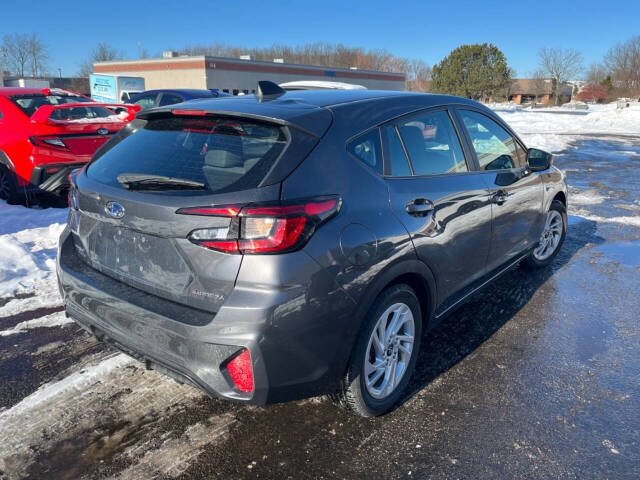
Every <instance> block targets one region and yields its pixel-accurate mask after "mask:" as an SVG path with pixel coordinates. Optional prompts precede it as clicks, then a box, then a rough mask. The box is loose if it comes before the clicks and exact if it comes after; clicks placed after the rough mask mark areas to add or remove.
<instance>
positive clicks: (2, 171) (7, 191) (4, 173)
mask: <svg viewBox="0 0 640 480" xmlns="http://www.w3.org/2000/svg"><path fill="white" fill-rule="evenodd" d="M0 199H2V200H6V201H7V203H16V202H17V201H18V186H17V183H16V178H15V174H14V173H13V172H12V171H10V170H9V169H8V168H7V167H6V166H4V165H0Z"/></svg>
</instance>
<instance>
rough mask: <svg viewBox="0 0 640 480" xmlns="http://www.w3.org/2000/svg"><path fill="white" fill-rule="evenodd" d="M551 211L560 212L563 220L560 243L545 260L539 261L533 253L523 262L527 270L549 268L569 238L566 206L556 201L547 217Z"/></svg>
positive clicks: (552, 203)
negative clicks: (566, 238)
mask: <svg viewBox="0 0 640 480" xmlns="http://www.w3.org/2000/svg"><path fill="white" fill-rule="evenodd" d="M551 211H556V212H558V213H559V214H560V216H561V218H562V234H561V235H560V241H559V242H558V244H557V245H556V247H555V249H554V250H553V252H551V254H550V255H549V256H548V257H546V258H544V259H539V258H537V257H536V255H535V252H536V250H534V251H533V252H531V254H530V255H529V256H528V257H527V258H526V259H525V261H524V262H523V264H524V266H525V267H527V268H530V269H539V268H545V267H547V266H548V265H550V264H551V262H553V259H554V258H556V255H558V252H559V251H560V249H561V248H562V244H563V243H564V239H565V237H566V236H567V208H566V207H565V206H564V204H563V203H562V202H561V201H559V200H554V201H553V202H551V206H550V207H549V212H547V215H549V214H550V212H551ZM538 245H539V244H538ZM536 248H537V247H536Z"/></svg>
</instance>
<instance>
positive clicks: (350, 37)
mask: <svg viewBox="0 0 640 480" xmlns="http://www.w3.org/2000/svg"><path fill="white" fill-rule="evenodd" d="M2 3H3V5H2V9H1V17H2V18H1V20H0V36H2V35H4V34H6V33H16V32H17V33H23V32H24V33H30V32H36V33H38V34H39V35H40V37H41V38H42V39H43V40H44V41H45V43H46V44H47V45H48V46H49V49H50V53H51V62H50V67H51V70H52V72H56V73H57V69H58V68H62V73H63V75H72V74H74V73H75V72H76V71H77V69H78V64H79V63H80V62H81V61H82V59H83V58H86V56H87V54H88V52H89V51H90V50H91V48H92V47H93V46H94V45H95V44H96V43H98V42H107V43H109V44H110V45H112V46H113V47H115V48H116V49H117V50H119V51H122V52H123V53H124V54H125V56H126V58H136V57H137V56H138V42H140V43H141V44H142V46H143V47H144V48H145V49H146V50H148V51H149V53H151V54H156V53H160V52H161V51H163V50H166V49H169V48H180V47H183V46H186V45H192V44H208V43H226V44H233V45H245V46H267V45H271V44H273V43H281V44H291V45H295V44H303V43H309V42H317V41H325V42H332V43H333V42H335V43H344V44H345V45H349V46H362V47H365V48H384V49H386V50H388V51H390V52H391V53H393V54H395V55H398V56H403V57H414V58H421V59H423V60H425V61H426V62H427V63H429V64H430V65H433V64H434V63H437V62H438V61H440V60H441V59H442V58H443V57H444V56H446V55H447V54H448V53H449V52H450V51H451V50H452V49H454V48H455V47H457V46H458V45H461V44H464V43H482V42H492V43H494V44H496V45H497V46H498V47H499V48H500V49H501V50H502V51H503V52H504V54H505V55H506V57H507V60H508V62H509V65H510V66H511V67H513V68H514V69H515V70H516V73H517V75H518V76H527V75H529V74H531V73H532V72H533V71H534V70H535V69H536V66H537V58H536V55H537V52H538V50H539V48H540V47H543V46H557V47H564V48H575V49H577V50H579V51H580V52H581V53H582V54H583V55H584V57H585V63H586V66H588V64H589V63H591V62H592V61H596V60H600V59H601V58H602V55H603V54H604V53H605V52H606V51H607V50H608V49H609V48H610V47H611V46H613V45H614V44H616V43H618V42H620V41H624V40H627V39H628V38H630V37H631V36H633V35H639V34H640V19H639V17H638V14H639V13H640V9H639V7H638V0H626V1H618V0H610V1H607V2H602V1H601V0H598V1H594V0H581V1H576V0H574V1H555V2H548V1H538V2H532V1H528V2H518V1H515V0H514V1H495V2H492V1H486V0H485V1H483V0H473V1H467V0H456V1H441V2H434V1H429V0H423V1H422V2H409V1H404V2H402V1H400V2H398V1H396V2H391V1H388V0H387V1H381V0H370V1H368V2H360V1H357V2H349V1H344V0H343V1H330V0H323V1H304V0H303V1H300V0H298V1H284V2H276V1H272V2H267V1H264V0H263V1H262V2H254V1H244V2H233V1H226V2H219V1H217V2H213V1H190V0H183V1H182V2H175V1H173V2H172V1H164V0H160V1H154V2H145V1H135V0H129V1H126V2H125V1H120V0H103V1H101V2H91V1H87V0H83V1H79V0H64V1H62V0H60V2H59V7H56V6H55V3H56V2H53V1H48V2H44V1H28V0H22V1H20V0H5V1H3V2H2ZM267 5H269V6H270V7H267Z"/></svg>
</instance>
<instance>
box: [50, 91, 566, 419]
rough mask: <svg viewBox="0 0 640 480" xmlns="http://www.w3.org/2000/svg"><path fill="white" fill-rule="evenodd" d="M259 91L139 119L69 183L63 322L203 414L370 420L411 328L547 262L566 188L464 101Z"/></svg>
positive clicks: (408, 344) (405, 359)
mask: <svg viewBox="0 0 640 480" xmlns="http://www.w3.org/2000/svg"><path fill="white" fill-rule="evenodd" d="M260 87H261V88H260V89H259V92H258V94H257V95H256V97H255V98H254V97H248V96H247V97H245V98H244V99H243V100H237V99H231V100H229V99H220V100H215V101H201V102H196V103H193V104H190V105H187V104H185V105H183V106H181V107H180V108H178V109H176V108H171V107H168V108H160V109H156V110H154V111H151V112H148V113H144V112H143V113H141V114H140V115H138V119H136V120H135V121H134V122H132V123H131V124H130V125H129V126H127V127H126V128H125V129H124V130H123V131H122V133H121V134H120V135H119V138H118V139H114V140H113V141H112V142H110V144H109V145H108V148H106V147H105V150H103V151H101V152H100V153H99V154H97V155H96V157H94V159H93V160H92V162H91V163H90V164H89V166H88V167H87V168H85V169H83V170H82V171H81V172H79V173H77V174H76V175H75V176H74V178H73V179H72V183H73V187H72V189H71V192H70V203H71V205H72V208H71V210H70V216H69V224H68V226H67V227H66V229H65V230H64V233H63V234H62V237H61V239H60V251H59V255H58V276H59V281H60V288H61V292H62V296H63V298H64V305H65V308H66V311H67V313H68V314H69V315H70V316H71V317H72V318H73V319H75V320H76V321H77V322H78V323H79V324H80V325H82V326H84V327H85V328H86V329H87V330H88V331H90V332H91V333H93V334H94V335H95V336H96V337H97V338H98V339H101V340H103V341H105V342H107V343H109V344H111V345H113V346H115V347H116V348H118V349H121V350H122V351H124V352H126V353H128V354H129V355H131V356H133V357H135V358H137V359H139V360H141V361H143V362H145V364H146V366H147V367H149V368H153V369H157V370H159V371H161V372H164V373H166V374H168V375H169V376H172V377H173V378H176V379H177V380H178V381H180V382H185V383H188V384H190V385H193V386H196V387H198V388H200V389H202V390H204V391H205V392H207V393H208V394H210V395H211V396H214V397H220V398H224V399H228V400H234V401H238V402H244V403H250V404H258V405H263V404H266V403H272V402H280V401H285V400H292V399H298V398H302V397H308V396H313V395H320V394H330V395H331V396H332V398H334V399H336V400H337V401H338V403H340V404H342V405H344V406H345V407H347V408H349V409H351V410H353V411H354V412H356V413H358V414H360V415H363V416H373V415H380V414H382V413H384V412H387V411H388V410H390V409H391V408H393V407H394V405H395V404H396V403H397V402H398V400H399V399H400V397H401V395H402V391H403V390H404V388H405V387H406V385H407V383H408V382H409V378H410V377H411V373H412V371H413V370H414V366H415V362H416V358H417V356H418V352H419V350H420V344H421V339H422V333H423V332H424V331H426V330H429V329H431V328H433V327H434V326H435V325H436V324H437V323H438V322H439V321H441V320H442V319H443V318H445V316H446V315H447V314H449V313H450V312H451V311H453V310H454V309H455V308H456V307H458V306H459V305H461V304H462V303H463V302H464V301H465V300H466V299H467V298H469V297H470V295H472V294H473V293H474V292H476V291H478V290H479V289H480V288H482V287H484V286H485V285H487V284H488V283H489V282H491V281H493V280H495V279H496V278H497V277H498V276H500V275H501V274H502V273H504V272H506V271H507V270H509V269H510V268H512V267H514V266H516V265H518V264H519V262H524V263H526V264H527V265H528V266H530V267H535V268H539V267H546V266H547V265H549V264H550V263H551V262H552V261H553V259H554V257H555V256H556V254H557V253H558V251H559V249H560V247H561V245H562V243H563V240H564V237H565V232H566V227H567V214H566V205H567V185H566V182H565V176H564V174H563V173H562V172H561V171H560V170H558V169H556V168H555V167H553V166H552V157H551V155H549V154H547V153H545V152H542V151H540V150H535V149H527V148H526V147H525V145H524V143H523V142H522V141H521V140H520V138H518V136H517V135H516V134H515V133H514V132H513V130H511V129H510V128H509V126H508V125H506V124H505V123H504V121H502V120H501V119H500V117H498V116H497V115H496V114H494V113H493V112H492V111H491V110H489V109H488V108H486V107H484V106H483V105H481V104H479V103H477V102H474V101H471V100H467V99H463V98H458V97H453V96H444V95H429V94H416V93H408V92H388V91H371V90H333V91H304V92H295V93H284V90H282V89H280V88H278V86H277V85H274V84H270V83H265V82H261V85H260ZM265 92H266V93H265ZM291 99H295V101H291ZM479 321H481V319H480V320H479Z"/></svg>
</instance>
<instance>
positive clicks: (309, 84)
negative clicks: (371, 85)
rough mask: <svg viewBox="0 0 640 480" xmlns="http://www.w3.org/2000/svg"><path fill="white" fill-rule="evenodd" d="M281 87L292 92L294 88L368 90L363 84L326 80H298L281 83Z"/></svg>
mask: <svg viewBox="0 0 640 480" xmlns="http://www.w3.org/2000/svg"><path fill="white" fill-rule="evenodd" d="M280 88H284V89H285V90H286V91H288V92H290V91H293V90H366V87H363V86H362V85H356V84H353V83H344V82H327V81H324V80H298V81H295V82H286V83H281V84H280Z"/></svg>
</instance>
